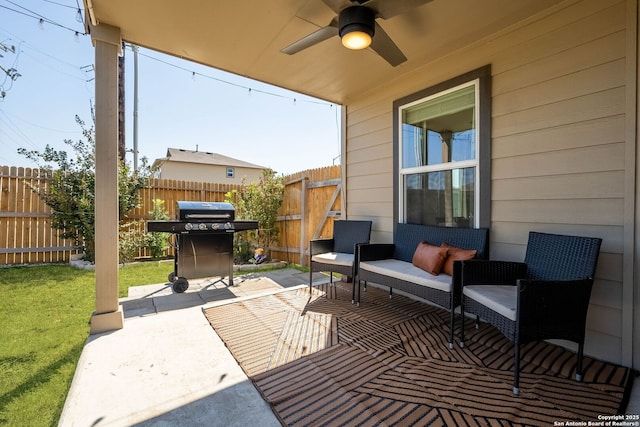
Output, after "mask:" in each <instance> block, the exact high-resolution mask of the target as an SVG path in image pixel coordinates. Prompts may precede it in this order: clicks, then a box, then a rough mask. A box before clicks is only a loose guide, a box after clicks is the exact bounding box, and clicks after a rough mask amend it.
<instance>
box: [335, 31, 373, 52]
mask: <svg viewBox="0 0 640 427" xmlns="http://www.w3.org/2000/svg"><path fill="white" fill-rule="evenodd" d="M370 44H371V36H370V35H369V34H367V33H365V32H364V31H351V32H348V33H345V34H344V35H343V36H342V45H343V46H344V47H346V48H347V49H352V50H360V49H365V48H367V47H369V45H370Z"/></svg>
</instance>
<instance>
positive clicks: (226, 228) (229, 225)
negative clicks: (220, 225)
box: [224, 222, 231, 230]
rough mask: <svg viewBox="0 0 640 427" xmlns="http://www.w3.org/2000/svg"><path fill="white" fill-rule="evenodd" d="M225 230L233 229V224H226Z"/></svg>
mask: <svg viewBox="0 0 640 427" xmlns="http://www.w3.org/2000/svg"><path fill="white" fill-rule="evenodd" d="M224 228H225V230H228V229H230V228H231V223H230V222H227V223H225V224H224Z"/></svg>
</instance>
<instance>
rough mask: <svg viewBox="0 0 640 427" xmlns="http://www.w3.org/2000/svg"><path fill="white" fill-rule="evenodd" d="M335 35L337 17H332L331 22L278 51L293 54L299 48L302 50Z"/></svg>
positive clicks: (336, 33)
mask: <svg viewBox="0 0 640 427" xmlns="http://www.w3.org/2000/svg"><path fill="white" fill-rule="evenodd" d="M337 35H338V20H337V18H334V19H333V20H332V21H331V23H330V24H329V25H327V26H326V27H323V28H320V29H319V30H317V31H314V32H313V33H311V34H309V35H308V36H306V37H303V38H301V39H300V40H298V41H295V42H293V43H291V44H290V45H289V46H287V47H285V48H283V49H282V50H281V51H280V52H282V53H286V54H288V55H293V54H294V53H298V52H300V51H301V50H304V49H306V48H308V47H311V46H313V45H315V44H318V43H320V42H323V41H325V40H327V39H330V38H331V37H333V36H337Z"/></svg>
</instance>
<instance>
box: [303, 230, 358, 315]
mask: <svg viewBox="0 0 640 427" xmlns="http://www.w3.org/2000/svg"><path fill="white" fill-rule="evenodd" d="M370 237H371V221H355V220H339V221H335V222H334V223H333V238H331V239H313V240H311V241H310V242H309V258H310V260H311V261H310V268H309V292H311V287H312V286H313V272H314V271H328V272H330V273H340V274H344V275H346V276H349V277H351V278H352V279H353V290H352V294H351V301H352V302H354V301H355V292H356V288H355V280H356V279H355V277H356V275H357V274H356V273H357V272H356V268H357V264H356V262H355V258H356V257H355V252H356V246H357V244H358V243H369V239H370ZM329 285H330V286H333V274H331V275H330V276H329Z"/></svg>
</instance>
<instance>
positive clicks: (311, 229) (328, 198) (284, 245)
mask: <svg viewBox="0 0 640 427" xmlns="http://www.w3.org/2000/svg"><path fill="white" fill-rule="evenodd" d="M340 173H341V168H340V166H331V167H326V168H320V169H312V170H308V171H305V172H299V173H297V174H293V175H290V176H288V177H286V179H285V194H284V202H283V204H282V207H281V208H280V211H279V215H278V218H277V225H276V226H277V227H278V238H279V243H278V244H277V245H272V246H271V247H270V250H271V255H270V256H271V258H274V259H279V260H282V261H286V262H289V263H294V264H300V265H303V266H306V265H309V259H308V257H309V240H310V239H316V238H321V237H325V238H330V237H331V236H332V235H333V221H334V220H335V219H336V218H340V215H341V211H342V197H341V196H342V180H341V178H340Z"/></svg>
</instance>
